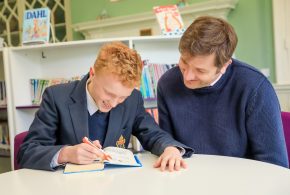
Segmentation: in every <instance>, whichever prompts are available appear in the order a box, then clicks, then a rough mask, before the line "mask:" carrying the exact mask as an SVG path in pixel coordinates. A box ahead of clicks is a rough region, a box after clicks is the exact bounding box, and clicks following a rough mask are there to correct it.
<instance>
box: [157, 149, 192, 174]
mask: <svg viewBox="0 0 290 195" xmlns="http://www.w3.org/2000/svg"><path fill="white" fill-rule="evenodd" d="M167 166H168V170H169V171H170V172H172V171H179V170H180V168H184V169H186V168H187V164H186V162H185V160H184V159H183V158H182V156H181V153H180V151H179V150H178V149H177V148H176V147H174V146H169V147H167V148H165V150H164V152H163V153H162V154H161V156H160V157H159V158H158V160H157V161H156V162H155V164H154V167H155V168H159V167H160V170H161V171H164V170H165V169H166V167H167Z"/></svg>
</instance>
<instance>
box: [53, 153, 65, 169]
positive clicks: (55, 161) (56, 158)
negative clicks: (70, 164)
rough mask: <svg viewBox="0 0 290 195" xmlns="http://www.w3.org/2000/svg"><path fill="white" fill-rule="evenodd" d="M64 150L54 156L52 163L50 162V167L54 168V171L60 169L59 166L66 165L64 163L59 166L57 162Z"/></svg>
mask: <svg viewBox="0 0 290 195" xmlns="http://www.w3.org/2000/svg"><path fill="white" fill-rule="evenodd" d="M61 150H62V148H61V149H60V150H59V151H58V152H57V153H56V154H55V155H54V156H53V158H52V160H51V162H50V167H51V168H52V169H54V168H57V167H59V166H63V165H65V164H66V163H63V164H59V163H58V162H57V160H58V157H59V153H60V151H61Z"/></svg>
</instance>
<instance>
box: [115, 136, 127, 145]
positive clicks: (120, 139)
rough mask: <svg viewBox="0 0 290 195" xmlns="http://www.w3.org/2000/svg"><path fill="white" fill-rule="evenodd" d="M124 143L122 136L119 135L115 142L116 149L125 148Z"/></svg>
mask: <svg viewBox="0 0 290 195" xmlns="http://www.w3.org/2000/svg"><path fill="white" fill-rule="evenodd" d="M125 143H126V139H125V138H124V137H123V135H121V136H120V138H119V140H118V141H116V146H117V147H118V148H125Z"/></svg>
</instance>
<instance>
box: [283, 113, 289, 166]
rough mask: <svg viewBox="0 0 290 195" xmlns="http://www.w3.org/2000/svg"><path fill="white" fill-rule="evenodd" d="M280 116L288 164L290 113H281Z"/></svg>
mask: <svg viewBox="0 0 290 195" xmlns="http://www.w3.org/2000/svg"><path fill="white" fill-rule="evenodd" d="M281 116H282V122H283V129H284V136H285V141H286V146H287V152H288V160H289V164H290V112H282V113H281Z"/></svg>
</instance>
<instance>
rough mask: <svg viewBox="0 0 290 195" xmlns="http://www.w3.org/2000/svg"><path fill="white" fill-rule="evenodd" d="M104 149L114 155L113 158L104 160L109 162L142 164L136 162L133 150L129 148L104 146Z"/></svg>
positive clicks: (129, 164)
mask: <svg viewBox="0 0 290 195" xmlns="http://www.w3.org/2000/svg"><path fill="white" fill-rule="evenodd" d="M104 151H105V152H106V153H107V154H109V155H110V156H111V157H112V159H111V160H109V161H104V162H106V163H107V164H114V165H127V166H140V164H138V163H137V162H136V160H135V157H134V154H133V152H131V151H130V150H128V149H124V148H118V147H107V148H104Z"/></svg>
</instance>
